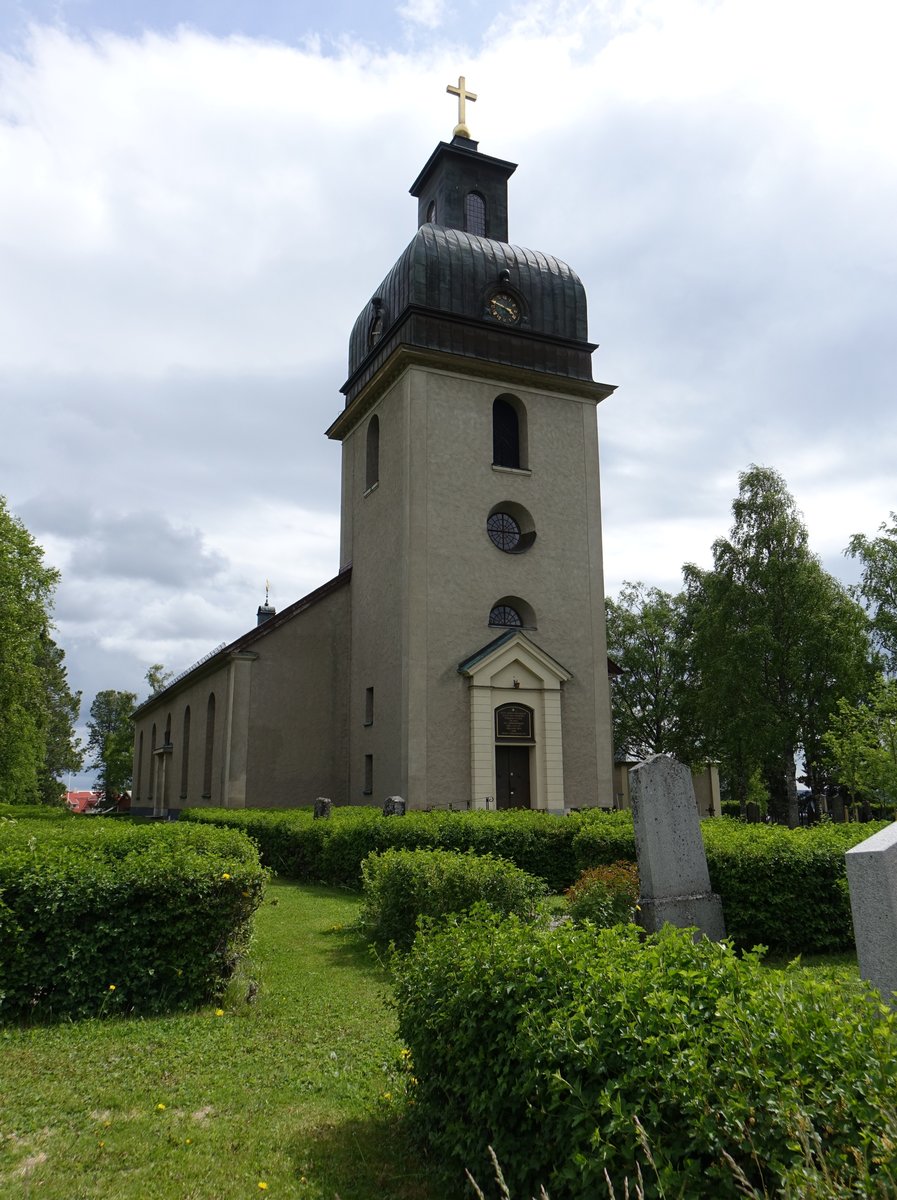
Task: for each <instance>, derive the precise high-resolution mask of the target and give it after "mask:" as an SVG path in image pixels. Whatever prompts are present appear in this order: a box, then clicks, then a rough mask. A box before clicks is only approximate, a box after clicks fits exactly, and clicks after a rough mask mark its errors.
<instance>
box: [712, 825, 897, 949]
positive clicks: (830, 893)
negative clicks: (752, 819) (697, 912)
mask: <svg viewBox="0 0 897 1200" xmlns="http://www.w3.org/2000/svg"><path fill="white" fill-rule="evenodd" d="M886 827H887V823H886V822H876V823H870V824H868V825H831V824H821V825H812V826H810V827H809V828H805V829H786V828H785V827H784V826H782V825H746V824H745V823H744V822H743V821H738V820H733V819H732V818H729V817H724V818H717V819H716V820H713V821H705V822H704V823H703V825H702V829H703V833H704V845H705V847H706V850H707V866H708V868H709V871H710V883H711V886H712V887H713V890H714V891H716V892H719V894H720V896H722V900H723V915H724V917H725V920H726V930H727V932H728V934H729V936H730V937H731V938H733V939H734V940H735V941H736V942H737V943H738V944H739V945H741V946H757V945H763V946H768V947H770V949H776V950H781V951H785V952H800V953H803V954H810V953H827V952H829V951H832V950H846V949H851V948H852V947H853V945H854V936H853V921H852V919H851V915H850V893H849V891H848V887H847V871H846V866H845V862H844V853H845V851H847V850H849V849H850V848H851V846H856V845H857V843H859V842H862V841H864V840H865V839H866V838H867V837H871V836H872V834H873V833H875V832H876V831H877V830H879V829H885V828H886Z"/></svg>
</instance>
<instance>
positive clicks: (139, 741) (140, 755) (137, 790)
mask: <svg viewBox="0 0 897 1200" xmlns="http://www.w3.org/2000/svg"><path fill="white" fill-rule="evenodd" d="M142 779H143V730H142V729H141V730H140V737H139V738H138V739H137V779H136V784H137V786H136V787H135V788H134V796H135V798H136V799H137V800H139V799H140V784H141V781H142Z"/></svg>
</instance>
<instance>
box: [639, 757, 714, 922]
mask: <svg viewBox="0 0 897 1200" xmlns="http://www.w3.org/2000/svg"><path fill="white" fill-rule="evenodd" d="M629 790H630V795H631V802H632V818H633V822H634V824H635V848H636V854H637V855H638V870H639V880H640V887H641V895H640V896H639V907H640V909H641V911H640V912H639V914H638V918H639V924H640V925H641V926H642V928H644V929H646V930H647V931H648V932H649V933H654V932H656V931H657V930H658V929H660V927H661V926H662V925H665V924H670V925H678V926H679V927H680V928H683V929H687V928H691V927H692V926H697V928H698V930H699V932H700V933H703V934H706V936H707V937H709V938H710V939H711V940H713V941H720V940H721V939H722V938H724V937H725V936H726V928H725V925H724V923H723V906H722V901H721V900H720V898H719V896H717V895H715V893H713V892H711V890H710V874H709V872H708V870H707V856H706V854H705V853H704V842H703V839H702V838H701V823H700V821H699V819H698V809H697V805H696V804H695V793H694V787H693V785H692V780H691V771H689V769H688V767H686V766H684V765H683V764H682V763H679V762H676V760H675V759H673V758H670V757H669V756H667V755H665V754H655V755H654V757H653V758H649V759H648V760H647V762H643V763H639V765H638V766H637V767H633V768H632V770H631V771H630V772H629Z"/></svg>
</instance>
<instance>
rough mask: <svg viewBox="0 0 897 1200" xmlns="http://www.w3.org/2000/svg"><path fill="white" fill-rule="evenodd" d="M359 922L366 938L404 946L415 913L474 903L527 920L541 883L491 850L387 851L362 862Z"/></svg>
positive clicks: (435, 914)
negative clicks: (361, 899) (496, 855)
mask: <svg viewBox="0 0 897 1200" xmlns="http://www.w3.org/2000/svg"><path fill="white" fill-rule="evenodd" d="M361 874H362V891H363V894H364V906H363V908H362V913H361V921H362V924H363V926H364V927H365V929H366V932H367V933H368V934H369V936H370V937H371V939H372V940H373V941H376V942H380V943H383V944H388V943H390V942H392V943H394V944H395V945H396V946H397V947H398V948H399V949H407V948H408V947H409V946H410V945H411V943H412V942H413V941H414V935H415V933H416V932H417V924H418V918H419V917H427V918H430V919H436V918H440V917H444V916H447V915H448V914H449V913H459V912H466V911H468V910H469V909H471V908H472V907H473V906H474V905H475V904H478V903H482V904H485V905H487V907H489V908H490V909H492V910H493V911H495V912H499V913H503V914H504V915H505V916H508V915H509V914H510V913H516V915H517V916H519V917H523V918H525V919H529V920H532V919H533V918H534V917H535V916H536V910H537V906H538V902H539V900H540V899H541V898H542V897H543V896H544V895H545V892H546V887H545V884H544V882H543V881H542V880H541V879H536V878H535V876H533V875H528V874H527V873H526V872H525V871H521V870H520V868H519V867H515V866H514V865H513V863H509V862H505V861H504V860H503V859H501V858H494V857H493V856H492V855H491V854H472V853H470V852H468V853H466V854H458V853H456V852H454V851H452V850H386V851H384V852H383V853H382V854H370V855H368V857H367V858H366V859H365V860H364V862H363V863H362V864H361Z"/></svg>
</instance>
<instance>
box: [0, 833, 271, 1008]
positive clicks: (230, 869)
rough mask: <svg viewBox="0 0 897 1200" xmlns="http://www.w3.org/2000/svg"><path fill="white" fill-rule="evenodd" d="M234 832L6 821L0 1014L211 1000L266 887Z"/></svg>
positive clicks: (1, 859) (1, 864) (253, 856)
mask: <svg viewBox="0 0 897 1200" xmlns="http://www.w3.org/2000/svg"><path fill="white" fill-rule="evenodd" d="M264 883H265V872H264V871H263V870H262V868H261V866H260V865H259V861H258V855H257V853H256V851H255V848H254V847H253V846H252V844H251V843H250V842H249V840H248V839H247V838H245V837H244V836H243V835H242V834H240V833H238V832H236V831H234V830H225V829H214V828H199V827H195V826H194V827H190V826H180V827H179V826H177V825H170V824H165V825H148V824H140V825H137V824H130V823H125V822H118V821H116V822H107V821H103V820H98V819H97V820H83V821H82V820H71V821H59V822H48V821H40V822H37V821H29V820H23V821H15V822H13V821H8V822H5V823H4V824H2V825H0V947H2V948H0V1016H2V1017H3V1018H4V1019H13V1018H22V1017H28V1016H31V1015H36V1016H46V1017H51V1018H58V1017H81V1016H97V1015H107V1014H110V1013H155V1012H163V1011H168V1010H171V1009H178V1008H186V1007H190V1006H193V1005H196V1004H199V1003H203V1002H205V1001H207V1000H209V999H211V998H212V997H213V996H214V995H215V994H216V993H218V992H219V991H220V990H221V988H222V987H223V985H224V983H225V982H226V980H227V978H228V977H229V975H230V974H231V972H232V971H233V968H234V966H235V964H236V961H237V959H238V956H239V954H240V952H241V950H242V948H243V946H244V944H245V941H246V939H247V936H248V931H249V925H250V919H251V916H252V913H253V912H254V911H255V909H256V907H257V906H258V904H259V902H260V900H261V896H262V893H263V890H264Z"/></svg>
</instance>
